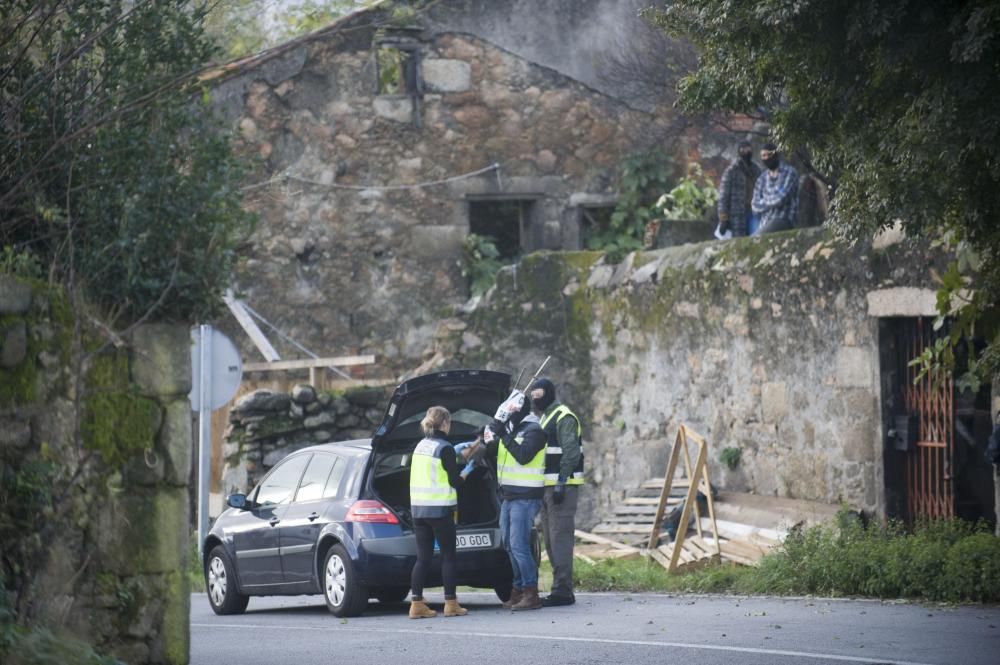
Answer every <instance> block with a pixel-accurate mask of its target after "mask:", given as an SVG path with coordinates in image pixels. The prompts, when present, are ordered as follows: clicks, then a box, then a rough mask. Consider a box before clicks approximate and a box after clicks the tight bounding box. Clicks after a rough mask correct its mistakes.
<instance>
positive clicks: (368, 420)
mask: <svg viewBox="0 0 1000 665" xmlns="http://www.w3.org/2000/svg"><path fill="white" fill-rule="evenodd" d="M391 392H392V389H391V388H374V387H359V388H354V389H351V390H346V391H335V392H327V391H317V390H316V389H315V388H313V387H312V386H309V385H304V384H300V385H297V386H295V387H294V388H293V389H292V392H291V393H290V394H288V393H278V392H272V391H270V390H257V391H255V392H252V393H250V394H248V395H245V396H244V397H242V398H241V399H239V400H238V401H237V402H236V404H235V405H234V406H233V409H232V410H231V411H230V413H229V422H230V426H229V428H228V429H227V430H226V433H225V442H224V444H223V455H224V457H225V465H224V467H223V472H222V488H223V491H224V493H225V494H232V493H234V492H242V493H246V492H249V491H250V490H251V489H252V488H253V487H254V486H255V485H256V484H257V481H259V480H260V479H261V478H262V477H263V476H264V474H265V473H267V472H268V470H270V468H271V467H272V466H274V465H275V464H276V463H278V462H279V461H280V460H281V459H282V458H284V457H285V456H286V455H288V454H289V453H292V452H294V451H296V450H299V449H300V448H305V447H306V446H311V445H314V444H317V443H328V442H330V441H348V440H351V439H367V438H370V437H371V435H372V432H374V431H375V428H376V427H377V426H378V424H379V423H380V422H382V416H383V414H384V412H385V407H386V404H387V403H388V400H389V396H390V394H391Z"/></svg>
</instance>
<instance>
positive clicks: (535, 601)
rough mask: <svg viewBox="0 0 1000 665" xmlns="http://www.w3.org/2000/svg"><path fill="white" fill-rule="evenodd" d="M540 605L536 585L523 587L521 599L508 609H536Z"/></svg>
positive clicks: (540, 601) (516, 610) (540, 600)
mask: <svg viewBox="0 0 1000 665" xmlns="http://www.w3.org/2000/svg"><path fill="white" fill-rule="evenodd" d="M541 606H542V599H541V598H539V597H538V587H536V586H526V587H524V595H523V596H521V600H520V601H518V603H517V604H516V605H514V606H513V607H511V608H510V609H512V610H514V611H515V612H518V611H520V610H537V609H539V608H540V607H541Z"/></svg>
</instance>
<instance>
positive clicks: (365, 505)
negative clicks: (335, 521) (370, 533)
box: [344, 499, 399, 524]
mask: <svg viewBox="0 0 1000 665" xmlns="http://www.w3.org/2000/svg"><path fill="white" fill-rule="evenodd" d="M344 519H345V520H346V521H348V522H374V523H376V524H399V520H398V519H397V518H396V516H395V515H394V514H393V513H392V511H391V510H389V509H388V508H386V507H385V504H383V503H382V502H381V501H374V500H372V499H362V500H360V501H355V502H354V505H352V506H351V509H350V510H348V511H347V517H345V518H344Z"/></svg>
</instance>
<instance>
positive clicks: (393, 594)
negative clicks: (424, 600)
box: [372, 586, 410, 604]
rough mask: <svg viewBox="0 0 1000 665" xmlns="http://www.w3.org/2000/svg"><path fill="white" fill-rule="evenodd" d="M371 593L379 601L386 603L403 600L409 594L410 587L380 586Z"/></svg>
mask: <svg viewBox="0 0 1000 665" xmlns="http://www.w3.org/2000/svg"><path fill="white" fill-rule="evenodd" d="M372 595H373V596H374V597H375V598H376V599H377V600H378V602H380V603H387V604H392V603H401V602H403V601H404V600H406V597H407V596H408V595H410V587H406V586H390V587H381V588H379V589H375V590H374V592H373V593H372Z"/></svg>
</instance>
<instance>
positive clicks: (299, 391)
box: [292, 383, 316, 404]
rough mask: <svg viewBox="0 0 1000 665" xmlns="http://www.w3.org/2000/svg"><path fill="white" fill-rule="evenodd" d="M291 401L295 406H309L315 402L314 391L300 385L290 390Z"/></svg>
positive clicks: (308, 386) (309, 387)
mask: <svg viewBox="0 0 1000 665" xmlns="http://www.w3.org/2000/svg"><path fill="white" fill-rule="evenodd" d="M292 401H293V402H296V403H297V404H309V403H310V402H315V401H316V389H315V388H313V387H312V386H310V385H306V384H304V383H300V384H298V385H296V386H294V387H293V388H292Z"/></svg>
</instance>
